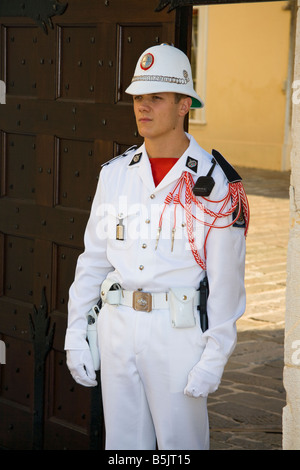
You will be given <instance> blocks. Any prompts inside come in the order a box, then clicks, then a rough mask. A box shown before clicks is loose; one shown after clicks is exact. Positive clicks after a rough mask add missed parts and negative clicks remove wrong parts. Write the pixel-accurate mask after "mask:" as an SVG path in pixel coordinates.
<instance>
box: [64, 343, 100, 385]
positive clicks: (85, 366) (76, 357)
mask: <svg viewBox="0 0 300 470" xmlns="http://www.w3.org/2000/svg"><path fill="white" fill-rule="evenodd" d="M67 366H68V368H69V371H70V372H71V375H72V377H73V379H74V380H75V382H77V383H78V384H80V385H84V386H85V387H95V386H96V385H97V380H96V373H95V370H94V364H93V359H92V355H91V351H90V350H89V349H83V350H81V349H79V350H78V349H68V350H67Z"/></svg>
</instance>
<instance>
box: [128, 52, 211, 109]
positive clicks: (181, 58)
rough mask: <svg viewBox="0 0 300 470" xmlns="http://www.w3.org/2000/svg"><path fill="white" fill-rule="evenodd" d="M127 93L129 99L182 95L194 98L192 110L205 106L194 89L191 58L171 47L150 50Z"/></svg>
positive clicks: (140, 62) (139, 66)
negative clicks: (164, 94) (168, 93)
mask: <svg viewBox="0 0 300 470" xmlns="http://www.w3.org/2000/svg"><path fill="white" fill-rule="evenodd" d="M125 92H126V93H128V94H129V95H147V94H150V93H165V92H173V93H182V94H183V95H187V96H190V97H191V98H192V106H191V107H192V108H202V107H203V106H204V103H203V101H202V100H201V98H200V97H199V96H198V95H197V93H196V92H195V90H194V87H193V78H192V69H191V65H190V61H189V59H188V57H187V56H186V55H185V54H184V53H183V52H182V51H181V50H180V49H177V48H176V47H174V46H171V45H169V44H161V45H159V46H153V47H149V48H148V49H147V50H146V51H145V52H143V54H142V55H141V56H140V58H139V60H138V62H137V65H136V68H135V71H134V76H133V78H132V80H131V84H130V85H129V87H128V88H127V89H126V90H125Z"/></svg>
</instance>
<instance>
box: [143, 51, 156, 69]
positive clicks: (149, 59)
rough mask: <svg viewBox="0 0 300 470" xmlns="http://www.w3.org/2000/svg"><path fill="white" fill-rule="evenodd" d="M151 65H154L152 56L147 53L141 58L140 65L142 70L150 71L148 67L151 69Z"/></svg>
mask: <svg viewBox="0 0 300 470" xmlns="http://www.w3.org/2000/svg"><path fill="white" fill-rule="evenodd" d="M153 64H154V56H153V55H152V54H150V53H148V54H145V55H144V56H143V57H142V60H141V64H140V65H141V68H142V69H143V70H148V69H150V67H152V65H153Z"/></svg>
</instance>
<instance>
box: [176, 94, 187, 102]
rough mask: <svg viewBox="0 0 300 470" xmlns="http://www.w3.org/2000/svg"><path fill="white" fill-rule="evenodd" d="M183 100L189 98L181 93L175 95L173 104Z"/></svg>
mask: <svg viewBox="0 0 300 470" xmlns="http://www.w3.org/2000/svg"><path fill="white" fill-rule="evenodd" d="M183 98H189V96H188V95H184V94H183V93H175V103H179V101H180V100H182V99H183Z"/></svg>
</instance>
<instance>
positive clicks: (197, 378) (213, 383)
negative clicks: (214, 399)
mask: <svg viewBox="0 0 300 470" xmlns="http://www.w3.org/2000/svg"><path fill="white" fill-rule="evenodd" d="M219 384H220V378H219V377H217V376H216V375H214V374H211V373H210V372H207V371H206V370H204V369H201V368H200V366H199V364H196V365H195V366H194V367H193V369H192V370H191V372H190V373H189V375H188V383H187V385H186V387H185V389H184V394H185V395H188V396H189V397H193V398H198V397H207V396H208V394H209V393H213V392H215V391H216V390H217V388H218V386H219Z"/></svg>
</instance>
